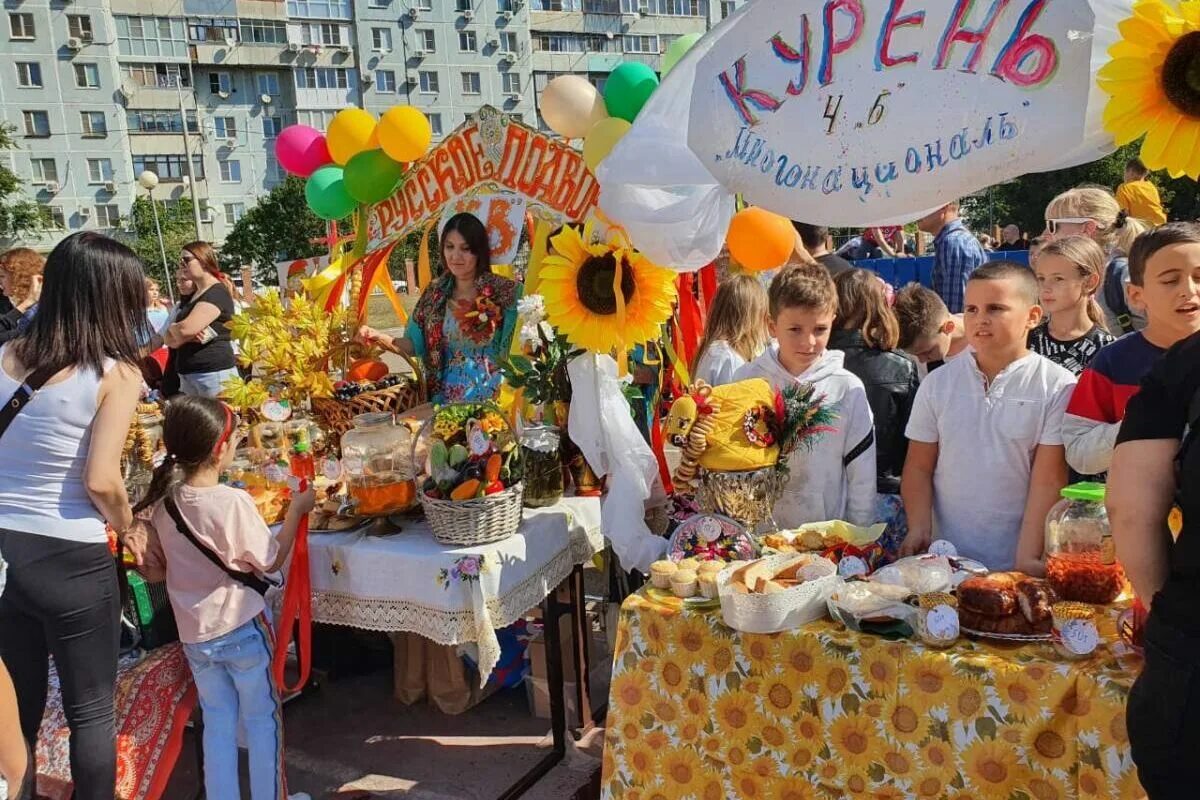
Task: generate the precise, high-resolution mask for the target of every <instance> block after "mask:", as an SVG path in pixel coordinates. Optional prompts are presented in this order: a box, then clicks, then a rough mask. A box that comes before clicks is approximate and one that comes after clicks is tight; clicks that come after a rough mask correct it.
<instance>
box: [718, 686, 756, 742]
mask: <svg viewBox="0 0 1200 800" xmlns="http://www.w3.org/2000/svg"><path fill="white" fill-rule="evenodd" d="M757 714H758V710H757V708H756V707H755V702H754V697H753V696H752V695H750V694H747V693H746V692H726V693H725V694H723V695H721V696H720V697H719V698H717V702H716V719H717V721H718V722H719V723H720V724H721V725H722V726H723V727H724V729H725V731H726V732H727V733H728V734H730V735H732V736H740V735H742V734H743V733H745V732H746V726H748V725H749V724H750V723H751V721H753V720H754V719H755V717H756V716H757Z"/></svg>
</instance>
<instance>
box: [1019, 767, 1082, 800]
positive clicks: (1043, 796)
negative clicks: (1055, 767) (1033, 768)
mask: <svg viewBox="0 0 1200 800" xmlns="http://www.w3.org/2000/svg"><path fill="white" fill-rule="evenodd" d="M1018 788H1022V789H1024V790H1025V793H1026V794H1027V795H1029V796H1030V797H1031V798H1032V800H1067V798H1068V797H1070V796H1072V795H1073V794H1074V792H1073V791H1071V790H1069V789H1068V788H1067V786H1066V784H1064V783H1063V782H1062V780H1060V779H1059V778H1057V777H1055V776H1054V775H1053V774H1051V773H1048V772H1045V773H1043V772H1039V773H1038V774H1036V775H1034V776H1033V777H1031V778H1030V779H1029V781H1028V783H1026V784H1025V785H1024V786H1022V787H1018Z"/></svg>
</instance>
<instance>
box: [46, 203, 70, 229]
mask: <svg viewBox="0 0 1200 800" xmlns="http://www.w3.org/2000/svg"><path fill="white" fill-rule="evenodd" d="M39 208H40V209H41V212H42V223H43V224H44V225H45V226H46V227H47V228H54V229H56V230H62V229H63V228H65V227H67V219H66V217H65V216H63V210H62V206H39Z"/></svg>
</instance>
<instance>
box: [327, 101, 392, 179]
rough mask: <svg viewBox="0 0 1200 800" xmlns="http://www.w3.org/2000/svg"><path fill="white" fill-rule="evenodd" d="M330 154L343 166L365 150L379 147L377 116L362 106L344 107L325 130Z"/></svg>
mask: <svg viewBox="0 0 1200 800" xmlns="http://www.w3.org/2000/svg"><path fill="white" fill-rule="evenodd" d="M325 144H326V145H327V146H328V147H329V155H330V156H331V157H332V158H333V160H334V161H335V162H337V163H338V164H342V165H343V166H344V165H345V164H346V162H347V161H349V160H350V159H352V158H354V157H355V156H356V155H358V154H359V153H361V152H362V151H363V150H374V149H375V148H377V147H379V134H378V132H377V131H376V130H375V118H374V117H373V116H371V115H370V114H368V113H367V112H366V111H363V110H362V109H361V108H344V109H342V110H341V111H339V112H338V113H337V114H336V115H335V116H334V118H333V121H332V122H330V123H329V129H328V130H327V131H326V132H325Z"/></svg>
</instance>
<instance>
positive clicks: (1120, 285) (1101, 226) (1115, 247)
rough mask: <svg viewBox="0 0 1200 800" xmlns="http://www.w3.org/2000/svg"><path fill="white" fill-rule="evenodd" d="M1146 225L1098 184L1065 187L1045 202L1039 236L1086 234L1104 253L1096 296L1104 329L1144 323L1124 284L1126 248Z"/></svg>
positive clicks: (1116, 330)
mask: <svg viewBox="0 0 1200 800" xmlns="http://www.w3.org/2000/svg"><path fill="white" fill-rule="evenodd" d="M1149 229H1150V226H1149V225H1147V224H1146V223H1145V222H1143V221H1141V220H1140V219H1136V218H1134V217H1130V216H1128V215H1127V214H1126V213H1125V212H1124V211H1122V210H1121V206H1120V205H1118V204H1117V198H1116V197H1114V196H1113V193H1112V192H1110V191H1108V190H1107V189H1105V188H1103V187H1100V186H1080V187H1078V188H1075V189H1069V190H1067V191H1065V192H1063V193H1062V194H1060V195H1059V196H1058V197H1055V198H1054V199H1053V200H1051V201H1050V204H1049V205H1048V206H1046V230H1045V232H1044V233H1043V234H1042V239H1044V240H1045V241H1047V242H1052V241H1055V240H1057V239H1065V238H1066V237H1068V236H1087V237H1088V238H1089V239H1091V240H1092V241H1094V242H1096V244H1098V245H1100V247H1101V248H1103V249H1104V252H1105V253H1106V254H1108V258H1109V261H1108V267H1107V270H1106V271H1105V277H1104V280H1103V282H1102V283H1101V285H1100V291H1099V292H1097V294H1096V299H1097V301H1098V302H1099V304H1100V307H1101V309H1103V311H1104V317H1105V321H1106V323H1107V327H1108V330H1109V331H1110V332H1111V333H1113V334H1115V335H1118V336H1120V335H1122V334H1125V333H1130V332H1132V331H1135V330H1141V329H1142V328H1144V327H1146V316H1145V313H1144V312H1143V311H1142V310H1141V309H1137V308H1133V307H1132V306H1130V305H1129V302H1128V300H1127V299H1126V296H1125V286H1126V285H1127V284H1128V283H1129V258H1128V256H1129V249H1130V248H1131V247H1133V241H1134V239H1136V238H1137V237H1138V236H1140V235H1141V234H1143V233H1145V232H1146V231H1148V230H1149Z"/></svg>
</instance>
